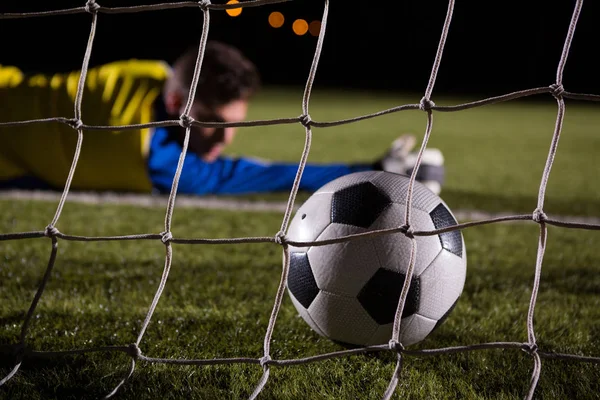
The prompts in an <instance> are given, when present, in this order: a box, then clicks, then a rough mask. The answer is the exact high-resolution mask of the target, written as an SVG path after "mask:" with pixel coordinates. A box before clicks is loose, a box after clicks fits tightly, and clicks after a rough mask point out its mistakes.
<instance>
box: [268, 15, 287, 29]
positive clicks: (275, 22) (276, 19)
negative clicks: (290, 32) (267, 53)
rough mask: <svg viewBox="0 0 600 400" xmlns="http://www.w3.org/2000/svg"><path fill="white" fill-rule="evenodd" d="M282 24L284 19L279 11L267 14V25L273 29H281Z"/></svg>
mask: <svg viewBox="0 0 600 400" xmlns="http://www.w3.org/2000/svg"><path fill="white" fill-rule="evenodd" d="M284 22H285V18H284V17H283V14H282V13H280V12H279V11H273V12H272V13H271V14H269V25H271V26H272V27H273V28H281V27H282V26H283V23H284Z"/></svg>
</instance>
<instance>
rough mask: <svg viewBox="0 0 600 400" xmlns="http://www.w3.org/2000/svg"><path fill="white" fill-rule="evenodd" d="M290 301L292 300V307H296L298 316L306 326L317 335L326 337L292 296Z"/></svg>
mask: <svg viewBox="0 0 600 400" xmlns="http://www.w3.org/2000/svg"><path fill="white" fill-rule="evenodd" d="M290 299H292V303H293V304H294V307H296V310H298V314H300V316H301V317H302V319H303V320H304V321H305V322H306V323H307V324H308V326H310V327H311V328H312V330H313V331H315V332H317V333H318V334H319V335H321V336H327V335H325V334H324V333H323V332H322V331H321V328H319V326H318V325H317V324H316V323H315V321H313V319H312V318H311V316H310V314H309V313H308V310H307V309H305V308H304V307H303V306H302V304H300V303H299V302H298V300H296V298H295V297H294V296H293V295H290Z"/></svg>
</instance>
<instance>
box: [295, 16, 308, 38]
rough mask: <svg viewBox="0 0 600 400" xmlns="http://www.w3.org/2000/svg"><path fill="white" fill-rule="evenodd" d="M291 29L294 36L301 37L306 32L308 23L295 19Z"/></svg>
mask: <svg viewBox="0 0 600 400" xmlns="http://www.w3.org/2000/svg"><path fill="white" fill-rule="evenodd" d="M292 29H293V30H294V33H295V34H296V35H299V36H302V35H304V34H306V32H308V22H306V21H305V20H303V19H297V20H295V21H294V23H293V24H292Z"/></svg>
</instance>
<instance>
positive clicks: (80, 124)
mask: <svg viewBox="0 0 600 400" xmlns="http://www.w3.org/2000/svg"><path fill="white" fill-rule="evenodd" d="M69 125H71V128H73V129H81V128H82V127H83V121H81V120H80V119H78V118H77V119H72V120H70V121H69Z"/></svg>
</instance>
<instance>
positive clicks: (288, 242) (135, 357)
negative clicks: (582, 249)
mask: <svg viewBox="0 0 600 400" xmlns="http://www.w3.org/2000/svg"><path fill="white" fill-rule="evenodd" d="M283 1H285V0H249V1H246V2H242V3H236V4H213V3H211V2H210V0H201V1H199V2H185V1H184V2H178V3H164V4H155V5H139V6H132V7H129V6H128V7H102V6H100V5H99V4H97V3H96V2H95V0H89V1H87V2H86V3H85V5H83V6H81V7H76V8H71V9H62V10H54V11H44V12H31V13H9V14H0V19H14V18H41V17H51V16H55V15H65V14H76V13H88V14H90V16H91V20H92V22H91V29H90V34H89V40H88V42H87V48H86V50H85V54H84V57H83V65H82V68H81V74H80V78H79V83H78V90H77V95H76V98H75V104H74V115H73V116H63V117H56V118H46V119H37V120H26V121H6V122H1V123H0V127H11V126H22V125H29V124H42V123H43V124H67V125H69V126H71V127H72V128H73V129H74V130H76V131H77V134H78V140H77V146H76V150H75V153H74V157H73V160H72V164H71V168H70V172H69V175H68V177H67V179H66V182H65V185H64V190H63V191H62V195H61V197H60V200H59V202H58V206H57V209H56V212H55V214H54V216H53V217H52V219H51V221H50V223H49V224H48V225H47V226H46V227H45V228H44V229H43V230H40V231H30V232H17V233H2V234H0V241H8V240H21V239H33V238H46V239H49V240H50V241H51V252H50V257H49V261H48V264H47V267H46V269H45V272H44V275H43V277H42V279H41V282H40V285H39V287H38V289H37V292H36V293H35V296H34V297H33V299H32V301H31V304H30V307H29V309H28V311H27V313H26V315H25V317H24V319H23V321H22V326H21V331H20V337H19V341H18V343H15V344H14V349H15V354H16V359H15V364H14V367H13V368H12V369H11V370H10V371H9V372H8V374H7V375H6V376H4V377H2V378H1V379H0V386H2V385H5V384H7V382H8V381H9V380H10V379H11V378H12V377H14V375H15V374H16V373H17V371H18V370H19V368H20V366H21V363H22V361H23V358H24V354H25V352H26V350H28V349H27V337H28V329H29V327H30V322H31V321H32V318H33V317H34V315H35V310H36V307H37V305H38V302H39V301H40V298H41V297H42V296H43V293H44V288H45V287H46V285H47V283H48V281H49V279H50V277H51V273H52V270H53V267H54V264H55V260H56V258H57V253H58V246H59V243H60V241H62V240H67V241H87V242H89V241H115V240H156V241H161V242H162V243H163V244H164V246H165V248H166V256H165V262H164V269H163V272H162V277H161V279H160V283H159V285H158V288H157V290H156V293H155V294H154V297H153V299H152V301H151V303H150V304H149V307H148V311H147V314H146V317H145V319H144V321H143V323H142V325H141V328H140V329H139V332H138V333H137V339H136V340H135V342H133V343H124V344H123V345H121V346H108V347H97V348H82V349H73V350H67V351H55V352H52V351H45V352H41V351H39V352H38V351H34V350H28V351H29V352H30V353H34V354H35V353H44V354H45V355H48V354H49V355H59V354H63V355H64V354H85V353H91V352H122V353H125V354H128V355H129V356H130V359H131V364H130V368H129V370H128V372H127V374H126V376H124V377H123V378H122V380H121V381H120V382H119V383H118V384H117V385H116V386H115V387H114V389H113V390H112V391H111V392H110V393H108V394H107V396H106V397H112V396H113V395H115V394H116V393H117V392H118V390H119V388H120V387H121V386H122V385H124V384H126V382H127V380H128V379H129V378H130V377H131V375H132V374H133V372H134V370H135V367H136V363H140V362H150V363H165V364H176V365H215V364H236V363H245V364H255V365H259V366H260V367H261V368H262V370H263V374H262V378H261V379H260V380H259V381H258V382H256V386H255V390H254V392H253V393H252V394H251V396H250V398H252V399H253V398H255V397H257V396H258V395H259V394H260V393H261V391H262V390H263V388H264V387H265V385H266V384H267V382H268V380H269V374H270V371H271V370H272V368H276V367H279V366H291V365H299V364H308V363H315V362H319V361H322V360H325V359H331V358H339V357H347V356H350V355H356V354H360V353H364V352H367V351H369V352H373V351H378V352H393V353H394V354H395V355H396V356H397V364H396V368H395V370H394V372H393V374H392V376H390V377H389V384H388V387H387V390H386V391H385V392H384V393H382V398H384V399H390V398H391V397H392V396H393V394H394V392H395V390H396V388H397V386H398V383H399V380H400V373H401V371H402V366H403V359H404V358H405V357H406V356H411V355H420V356H430V355H439V354H442V353H459V352H469V351H476V350H484V349H516V350H524V351H526V352H527V353H528V354H529V355H530V356H531V360H532V363H533V372H532V375H531V380H530V385H529V390H528V392H527V393H526V398H528V399H531V398H533V396H534V393H535V390H536V385H537V383H538V380H539V377H540V373H541V368H542V363H541V360H542V358H552V359H563V360H576V361H582V362H592V363H599V362H600V357H590V356H579V355H574V354H557V353H553V352H546V351H544V349H542V348H539V347H538V344H537V341H536V331H535V328H534V313H535V308H536V299H537V295H538V290H539V286H540V278H541V270H542V264H543V259H544V253H545V250H546V240H547V232H548V225H555V226H558V227H562V228H570V229H587V230H598V229H600V225H595V224H587V223H580V222H572V221H560V220H555V219H552V218H550V217H548V216H547V215H546V213H545V212H544V200H545V193H546V186H547V183H548V180H549V176H550V172H551V169H552V164H553V161H554V158H555V155H556V152H557V147H558V142H559V138H560V135H561V129H562V124H563V119H564V115H565V99H566V98H568V99H577V100H586V101H599V100H600V96H598V95H593V94H582V93H571V92H568V91H566V90H565V89H564V87H563V70H564V68H565V64H566V62H567V58H568V54H569V48H570V46H571V42H572V40H573V36H574V32H575V28H576V26H577V21H578V18H579V15H580V12H581V9H582V4H583V0H577V1H576V2H575V7H574V10H573V14H572V17H571V21H570V24H569V26H568V31H567V35H566V39H565V41H564V46H563V50H562V54H561V55H560V61H559V63H558V67H557V70H556V81H555V82H552V83H551V84H550V85H549V86H544V87H537V88H531V89H527V90H521V91H517V92H512V93H507V94H504V95H500V96H495V97H490V98H485V99H481V100H478V101H474V102H469V103H464V104H458V105H451V106H437V105H436V104H435V103H434V102H433V101H432V94H433V89H434V86H435V82H436V76H437V74H438V70H439V68H440V64H441V60H442V54H443V51H444V46H445V43H446V39H447V37H448V32H449V27H450V24H451V22H452V15H453V10H454V3H455V2H454V1H453V0H450V1H449V3H448V9H447V14H446V18H445V20H444V23H443V26H442V29H441V37H440V40H439V45H438V48H437V52H436V54H435V59H434V63H433V67H432V69H431V74H430V78H429V81H428V83H427V86H426V88H425V91H424V95H423V97H422V99H421V101H420V102H419V103H418V104H403V105H400V106H397V107H393V108H390V109H386V110H382V111H379V112H376V113H372V114H368V115H360V116H356V117H353V118H349V119H344V120H337V121H328V122H319V121H314V120H312V119H311V117H310V107H309V105H310V99H311V90H312V87H313V83H314V80H315V75H316V71H317V68H318V65H319V58H320V56H321V52H322V49H323V42H324V38H325V35H326V32H327V20H328V13H329V0H324V8H323V15H322V19H321V29H320V32H319V35H318V39H317V44H316V48H315V53H314V58H313V61H312V65H311V68H310V72H309V75H308V78H307V80H306V85H305V90H304V94H303V97H302V115H300V116H298V117H292V118H283V119H273V120H256V121H245V122H238V123H215V122H205V121H196V120H193V119H192V118H191V117H190V110H191V108H192V101H193V99H194V97H195V91H196V86H197V84H198V79H199V75H200V71H201V68H202V62H203V56H204V50H205V48H206V43H207V38H208V32H209V27H210V15H211V12H213V11H217V12H219V11H224V10H227V9H234V8H240V7H242V8H243V7H257V6H262V5H267V4H274V3H279V2H283ZM183 7H196V8H198V7H199V8H200V9H201V10H202V12H203V16H204V24H203V28H202V36H201V40H200V44H199V53H198V58H197V60H196V69H195V73H194V76H193V80H192V83H191V89H190V93H189V97H188V99H187V103H186V105H185V108H184V112H183V114H182V115H181V117H180V119H179V120H175V121H155V122H152V123H148V124H138V125H128V126H95V125H86V123H85V121H84V120H83V119H82V115H81V105H82V101H83V93H84V90H83V88H84V83H85V81H86V75H87V71H88V65H89V61H90V57H91V54H92V49H93V44H94V36H95V33H96V27H97V24H98V15H99V14H101V13H110V14H115V13H132V12H144V11H153V10H161V9H167V8H170V9H172V8H183ZM543 94H546V95H551V96H553V97H554V98H555V99H556V103H557V108H558V109H557V116H556V123H555V127H554V133H553V135H552V139H551V142H550V144H549V152H548V156H547V159H546V163H545V166H544V169H543V174H542V177H541V181H540V185H539V192H538V200H537V207H536V208H535V210H533V211H532V213H531V214H528V215H512V216H505V217H500V218H491V219H481V220H477V221H472V222H467V223H461V224H456V225H453V226H450V227H446V228H443V229H438V230H434V231H416V230H413V229H412V228H411V220H410V215H411V213H410V212H408V211H409V209H410V207H411V202H412V197H413V190H412V188H413V185H414V184H415V180H416V176H417V173H418V170H419V166H420V164H421V160H422V155H423V152H424V151H425V150H426V149H427V145H428V141H429V139H430V136H431V134H432V128H433V114H434V112H456V111H460V110H466V109H471V108H474V107H480V106H484V105H489V104H495V103H500V102H506V101H510V100H514V99H518V98H523V97H527V96H533V95H543ZM404 110H421V111H422V112H424V113H425V115H426V118H427V122H426V126H425V134H424V139H423V142H422V145H421V147H420V149H419V152H418V156H417V160H416V165H415V168H414V169H413V171H412V173H411V176H410V183H409V190H408V192H407V195H406V196H407V198H406V211H407V212H406V213H405V215H406V220H405V222H404V224H403V225H402V226H399V227H397V228H394V229H387V230H385V232H382V231H372V232H369V233H367V234H366V235H368V234H382V233H383V234H386V233H389V234H392V233H398V232H400V233H404V234H405V235H406V236H407V237H408V238H410V239H411V240H412V243H413V250H414V249H416V244H415V237H417V236H426V235H437V234H440V233H443V232H449V231H453V230H464V229H467V228H469V227H474V226H478V225H484V224H491V223H499V222H507V221H531V222H533V223H535V224H538V225H539V240H538V250H537V258H536V262H535V273H534V281H533V287H532V292H531V298H530V303H529V309H528V314H527V324H526V329H527V341H525V342H490V343H481V344H466V345H464V346H456V347H448V348H435V349H433V348H432V349H423V350H409V349H405V348H404V346H403V345H402V343H401V342H400V341H399V337H400V322H401V318H400V316H401V315H402V310H403V307H404V303H405V301H406V298H407V294H408V286H409V285H407V284H406V283H405V284H404V286H403V290H402V293H401V295H400V300H399V303H398V307H397V311H396V318H395V320H394V327H393V332H392V336H391V337H390V341H389V343H388V344H385V345H378V346H369V347H364V348H356V349H349V350H342V351H337V352H332V353H327V354H320V355H317V356H311V357H305V358H297V359H276V358H274V357H273V356H272V354H273V353H272V351H271V344H272V336H273V333H274V329H275V325H276V321H277V318H278V314H279V311H280V308H281V305H282V301H283V298H284V295H285V290H286V282H287V276H288V271H289V267H290V253H289V246H307V245H311V244H312V245H319V242H318V241H315V242H312V243H305V242H302V243H300V242H295V241H294V240H293V239H294V238H291V237H288V236H287V235H286V232H287V231H288V227H289V224H290V219H291V216H292V212H293V209H294V203H295V200H296V195H297V192H298V188H299V183H300V180H301V178H302V175H303V170H304V167H305V165H306V161H307V158H308V155H309V151H310V148H311V142H312V130H313V128H326V127H332V126H338V125H342V124H349V123H353V122H357V121H361V120H365V119H370V118H376V117H379V116H382V115H386V114H390V113H397V112H401V111H404ZM291 123H298V124H301V125H302V126H303V127H304V129H305V132H306V136H305V144H304V148H303V152H302V156H301V158H300V161H299V167H298V170H297V175H296V178H295V182H294V185H293V187H292V189H291V191H290V194H289V198H288V200H287V207H286V210H285V212H284V213H283V219H282V221H281V227H280V229H279V231H278V232H274V233H273V235H271V236H268V237H242V238H227V239H206V238H178V237H175V236H174V235H173V234H172V216H173V211H174V208H175V199H176V196H177V190H178V183H179V178H180V175H181V170H182V168H183V160H184V157H185V154H186V152H187V151H188V141H189V136H190V128H191V127H192V126H199V127H206V126H210V127H228V126H237V127H241V126H260V125H276V124H291ZM177 124H178V125H181V126H183V127H185V128H186V136H185V140H184V143H183V150H182V153H181V155H180V158H179V164H178V167H177V170H176V172H175V177H174V180H173V185H172V188H171V191H170V194H169V197H168V201H167V207H166V213H165V222H164V231H163V232H161V233H148V234H140V235H128V236H109V237H98V236H75V235H69V234H68V233H66V232H61V231H59V230H58V229H57V228H56V226H57V224H58V221H59V219H60V217H61V213H62V211H63V207H64V205H65V202H66V200H67V197H68V195H69V189H70V186H71V182H72V180H73V176H74V173H75V171H76V169H77V165H78V159H79V155H80V151H81V148H82V146H83V142H84V141H83V139H84V136H85V135H84V132H85V131H86V130H93V129H109V130H128V129H139V128H150V127H164V126H173V125H177ZM362 236H365V234H363V235H362ZM354 239H356V235H348V236H343V237H339V238H336V239H333V240H328V243H336V242H338V243H339V242H342V241H348V240H354ZM175 243H177V244H190V245H193V244H205V245H212V244H224V243H227V244H236V243H271V244H274V245H277V246H280V247H281V248H282V251H283V254H284V261H283V266H282V270H281V277H280V281H279V285H278V287H277V290H276V292H275V293H274V304H273V307H272V311H271V314H270V318H269V322H268V325H267V329H266V332H265V334H264V345H263V349H264V352H263V354H262V356H261V357H259V358H244V357H240V358H216V359H192V360H190V359H178V358H156V357H152V356H151V355H149V354H144V353H143V352H142V350H141V349H140V344H141V342H142V340H143V338H144V334H145V332H146V329H147V328H148V325H149V324H150V321H151V319H152V317H153V314H154V312H155V310H156V308H157V306H158V304H159V300H160V298H161V295H162V293H163V290H164V289H165V286H166V282H167V278H168V276H169V272H170V269H171V265H172V261H173V256H172V245H173V244H175ZM413 267H414V257H413V259H411V260H410V265H409V267H408V270H407V273H406V276H411V275H412V272H413Z"/></svg>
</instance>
